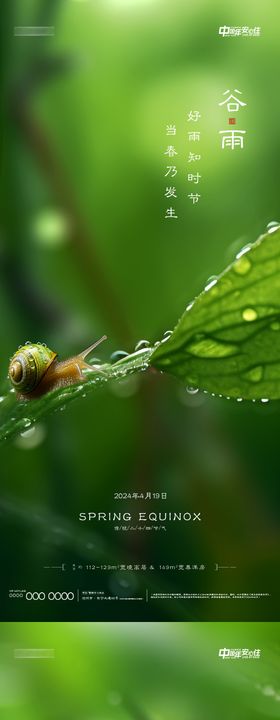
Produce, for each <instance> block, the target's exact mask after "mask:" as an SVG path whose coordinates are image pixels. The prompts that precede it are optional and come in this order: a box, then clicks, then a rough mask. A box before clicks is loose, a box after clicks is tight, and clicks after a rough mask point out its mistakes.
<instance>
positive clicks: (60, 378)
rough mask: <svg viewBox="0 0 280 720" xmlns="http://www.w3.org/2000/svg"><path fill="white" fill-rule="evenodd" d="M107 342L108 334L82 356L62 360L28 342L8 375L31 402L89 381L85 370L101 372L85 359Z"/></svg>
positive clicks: (20, 393) (23, 397)
mask: <svg viewBox="0 0 280 720" xmlns="http://www.w3.org/2000/svg"><path fill="white" fill-rule="evenodd" d="M106 339H107V338H106V335H103V337H102V338H100V340H97V342H95V343H93V345H90V347H88V348H87V349H86V350H83V352H81V353H79V355H75V356H73V357H70V358H68V359H67V360H61V361H59V360H58V359H57V353H56V352H54V351H53V350H50V348H48V347H47V346H46V345H43V344H42V343H34V344H33V343H30V342H27V343H26V344H25V345H23V346H22V347H19V349H18V350H17V351H16V352H15V354H14V355H13V357H12V358H11V360H10V365H9V374H8V377H9V379H10V381H11V383H12V385H13V387H14V388H15V390H16V391H17V394H18V397H19V398H20V399H24V400H29V399H31V398H35V397H40V395H44V393H47V392H49V391H50V390H54V389H56V388H59V387H63V386H65V385H72V384H73V383H76V382H79V381H81V380H85V378H84V375H83V370H85V369H88V370H92V371H93V372H94V371H96V370H97V369H99V366H98V365H89V364H88V363H87V362H85V358H86V357H87V355H89V353H91V351H92V350H93V349H94V348H95V347H96V346H97V345H99V344H100V343H101V342H103V340H106Z"/></svg>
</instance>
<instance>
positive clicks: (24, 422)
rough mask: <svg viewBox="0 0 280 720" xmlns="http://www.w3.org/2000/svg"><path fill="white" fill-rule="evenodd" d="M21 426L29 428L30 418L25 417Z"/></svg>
mask: <svg viewBox="0 0 280 720" xmlns="http://www.w3.org/2000/svg"><path fill="white" fill-rule="evenodd" d="M22 424H23V426H24V427H26V428H27V427H29V426H30V425H31V420H30V418H27V417H26V418H23V419H22Z"/></svg>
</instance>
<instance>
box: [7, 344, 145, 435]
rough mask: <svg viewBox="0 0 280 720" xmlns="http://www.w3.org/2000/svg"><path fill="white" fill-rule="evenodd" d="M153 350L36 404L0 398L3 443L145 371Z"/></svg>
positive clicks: (12, 393)
mask: <svg viewBox="0 0 280 720" xmlns="http://www.w3.org/2000/svg"><path fill="white" fill-rule="evenodd" d="M151 353H152V348H145V349H142V350H138V351H137V352H134V353H133V354H131V355H127V357H125V358H122V359H121V360H119V361H118V362H116V363H114V364H113V365H110V364H106V365H100V368H99V369H98V370H94V371H91V370H88V371H85V381H84V382H80V383H76V384H75V385H69V386H68V387H67V386H66V387H63V388H59V389H58V390H53V391H52V392H49V393H46V394H45V395H42V396H41V397H39V398H36V399H35V400H17V398H16V394H15V391H14V390H11V389H9V390H7V391H6V392H5V393H4V394H3V395H2V396H1V397H0V403H1V404H0V442H3V441H6V440H11V439H13V438H14V437H15V436H16V435H18V434H22V433H25V432H29V431H30V430H32V427H33V426H34V424H35V423H36V422H37V421H38V420H42V419H43V418H44V417H46V416H47V415H48V414H49V413H50V412H54V411H55V410H64V408H65V407H66V406H67V405H68V404H69V403H70V402H73V400H76V399H78V398H85V397H86V396H87V395H89V394H90V393H92V392H95V391H96V390H97V389H98V388H100V387H103V386H104V385H105V384H106V383H108V382H110V381H123V380H125V379H126V378H127V377H129V376H130V375H132V374H134V373H136V372H141V371H143V370H146V369H147V368H148V367H149V357H150V355H151Z"/></svg>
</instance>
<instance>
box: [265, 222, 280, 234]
mask: <svg viewBox="0 0 280 720" xmlns="http://www.w3.org/2000/svg"><path fill="white" fill-rule="evenodd" d="M279 227H280V224H279V222H276V221H273V222H270V223H268V225H267V226H266V229H267V232H268V234H269V235H271V234H272V233H274V232H275V231H276V230H279Z"/></svg>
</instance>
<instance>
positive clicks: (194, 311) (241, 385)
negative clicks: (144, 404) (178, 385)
mask: <svg viewBox="0 0 280 720" xmlns="http://www.w3.org/2000/svg"><path fill="white" fill-rule="evenodd" d="M150 362H151V364H152V365H154V367H156V368H158V369H160V370H164V371H166V372H170V373H172V374H173V375H176V376H177V377H179V378H181V379H182V380H183V382H184V383H186V385H188V386H194V387H199V388H201V389H203V390H206V391H208V392H211V393H215V394H216V393H217V394H220V395H225V396H228V397H233V398H244V399H250V400H253V399H262V400H264V401H265V400H267V399H278V398H280V229H279V226H277V227H276V226H275V227H271V229H270V230H269V232H268V233H267V234H266V235H262V236H261V237H260V238H259V239H258V240H257V241H256V242H255V243H254V244H253V245H251V246H247V247H246V248H243V250H241V251H240V253H239V254H238V255H237V257H236V259H235V261H234V262H233V263H232V264H231V265H230V266H229V267H228V268H227V269H226V270H225V271H224V272H223V273H221V275H219V276H218V277H217V278H215V279H213V281H212V282H209V283H208V285H207V286H206V287H205V289H204V290H203V292H202V293H201V294H200V295H199V296H198V297H197V298H196V299H195V300H194V302H193V303H191V304H190V305H188V307H187V308H186V310H185V312H184V314H183V315H182V317H181V318H180V320H179V322H178V324H177V326H176V327H175V329H174V331H173V333H172V335H171V337H170V338H169V339H168V340H167V341H165V342H161V344H160V345H159V346H158V347H157V348H156V349H155V350H154V352H153V354H152V356H151V358H150Z"/></svg>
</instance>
